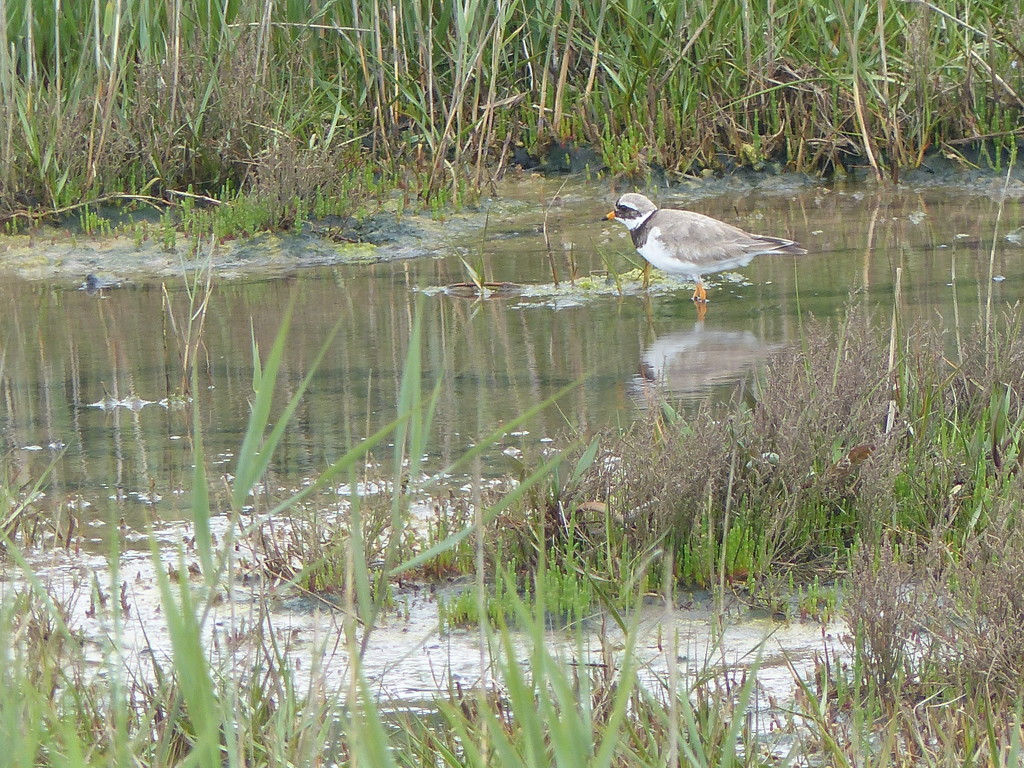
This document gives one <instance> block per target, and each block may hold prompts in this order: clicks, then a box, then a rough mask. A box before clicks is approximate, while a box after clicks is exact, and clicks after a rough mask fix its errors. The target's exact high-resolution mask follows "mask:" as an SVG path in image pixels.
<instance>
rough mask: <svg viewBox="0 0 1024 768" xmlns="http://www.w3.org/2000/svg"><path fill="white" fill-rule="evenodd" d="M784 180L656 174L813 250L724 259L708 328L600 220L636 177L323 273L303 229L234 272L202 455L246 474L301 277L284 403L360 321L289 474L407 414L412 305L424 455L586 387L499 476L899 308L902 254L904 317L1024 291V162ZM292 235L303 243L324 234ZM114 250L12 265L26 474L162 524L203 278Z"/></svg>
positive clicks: (296, 425)
mask: <svg viewBox="0 0 1024 768" xmlns="http://www.w3.org/2000/svg"><path fill="white" fill-rule="evenodd" d="M768 181H770V185H769V187H770V188H767V189H756V188H753V187H751V186H749V185H745V184H742V183H740V182H738V181H726V182H709V183H705V184H696V183H695V184H694V185H693V186H692V187H689V188H685V187H681V188H676V189H674V190H672V191H671V193H668V192H663V193H662V194H660V195H659V194H656V193H652V196H653V197H655V198H656V199H657V200H658V201H659V202H660V203H661V204H662V205H669V206H676V207H688V208H691V209H693V210H698V211H701V212H703V213H707V214H709V215H711V216H715V217H717V218H721V219H724V220H726V221H729V222H732V223H735V224H737V225H739V226H741V227H743V228H744V229H747V230H749V231H753V232H760V233H764V234H772V235H778V236H784V237H789V238H793V239H795V240H798V241H800V242H801V243H802V244H804V245H805V246H806V247H807V249H808V251H809V253H808V254H807V255H806V256H801V257H796V258H794V257H782V256H777V257H761V258H759V259H755V261H754V262H753V263H752V264H750V266H749V267H747V268H744V269H743V270H741V271H740V273H739V274H728V273H727V274H724V275H714V276H712V277H711V278H710V279H709V280H708V285H709V294H710V299H711V302H710V304H709V308H708V312H707V317H706V319H705V320H704V322H698V321H697V317H696V313H695V308H694V306H693V305H692V304H691V302H690V301H689V296H690V287H689V286H687V285H686V284H685V283H682V282H674V281H672V280H667V281H666V280H661V281H657V282H655V283H654V284H653V286H652V288H651V290H650V291H648V292H644V291H642V290H640V286H639V284H638V283H637V282H636V280H635V279H634V280H630V279H625V278H623V279H622V280H621V281H616V280H614V279H612V278H610V277H608V273H609V271H612V272H614V273H622V272H626V271H627V270H629V269H630V267H631V262H633V263H639V261H640V260H639V257H638V256H637V255H636V254H635V252H634V251H633V248H632V246H631V243H630V240H629V237H628V233H627V232H626V230H625V228H624V227H622V226H621V225H619V224H618V223H616V222H608V221H604V220H603V218H602V217H603V215H604V214H605V212H607V211H608V210H609V208H610V206H611V203H612V202H613V201H614V199H615V197H616V194H617V193H616V192H615V191H611V190H609V189H608V188H607V186H606V185H601V184H597V183H591V184H587V183H584V182H572V181H570V182H568V183H565V184H562V183H561V182H560V181H558V180H542V179H528V180H519V181H509V182H507V183H506V184H504V186H503V187H502V188H501V190H500V195H499V196H497V197H496V198H495V199H494V200H492V201H487V202H486V203H485V206H484V209H485V211H486V213H484V212H478V213H476V214H474V215H473V216H470V217H468V219H467V218H466V217H463V218H461V219H458V220H457V221H456V220H454V219H453V221H452V226H451V230H450V232H451V233H450V234H446V232H448V230H447V229H446V225H445V224H444V223H442V224H441V225H440V226H434V227H433V228H430V229H428V230H424V231H428V232H429V233H430V234H429V236H428V237H426V238H424V239H423V241H421V242H419V243H416V244H415V246H416V247H412V248H411V247H410V245H409V242H408V239H407V241H406V242H404V243H402V244H400V245H396V246H395V247H394V248H393V249H390V250H389V247H388V246H382V247H381V248H380V249H379V250H378V252H377V254H376V257H377V258H384V259H386V258H389V257H390V256H396V257H400V258H398V259H397V260H393V261H378V262H377V263H369V264H367V263H361V264H350V265H344V264H338V265H334V266H318V267H312V266H311V267H305V268H303V267H302V266H301V265H302V264H305V263H311V262H312V261H315V262H316V263H322V262H323V261H324V257H323V249H320V250H318V251H317V257H316V259H315V260H305V261H304V260H303V259H302V258H298V257H297V258H294V259H291V260H289V258H288V254H287V250H288V241H287V240H285V241H283V243H282V245H281V246H280V247H281V249H282V250H284V251H285V254H284V255H283V256H280V255H279V256H276V257H274V258H269V259H263V260H255V259H254V260H253V261H252V264H250V266H249V267H248V268H246V266H245V259H244V258H239V259H236V260H235V261H234V262H233V265H232V267H231V268H230V269H223V270H222V271H220V272H218V271H216V270H215V271H214V275H213V280H212V285H213V288H212V295H211V297H210V301H209V306H208V310H207V312H206V316H205V326H204V329H203V332H202V345H201V347H200V351H199V356H198V360H199V382H200V388H199V392H198V393H196V399H195V402H197V403H198V407H199V409H200V414H201V423H202V425H203V428H204V439H205V443H206V451H207V459H208V461H209V462H210V463H211V464H212V466H213V467H214V468H215V470H218V469H222V470H223V472H224V473H225V474H227V473H230V471H231V469H232V464H233V456H234V452H235V450H236V449H237V447H238V446H239V444H240V442H241V436H242V434H243V430H244V427H245V424H246V419H247V417H248V411H249V399H250V397H251V394H252V370H253V363H252V340H253V339H255V340H256V342H257V344H258V346H259V349H260V350H261V352H262V353H263V354H266V351H267V350H269V348H270V346H271V344H272V341H273V338H274V335H275V333H276V331H277V329H278V328H279V326H280V325H281V323H282V319H283V316H284V312H285V307H286V306H287V305H288V303H289V300H290V299H291V298H292V297H294V298H295V299H296V308H295V313H294V318H293V322H292V329H291V334H290V336H289V339H288V348H287V354H286V358H285V362H284V370H283V374H282V377H281V380H280V382H279V392H280V393H281V402H282V403H283V402H284V398H285V397H287V396H288V395H290V394H291V393H292V392H294V391H295V389H296V387H297V386H298V385H299V383H300V382H301V380H302V379H303V377H304V376H305V375H306V373H307V372H308V370H309V368H310V365H311V362H312V360H313V358H314V357H315V355H316V354H317V351H318V349H319V347H320V345H321V344H322V343H323V342H324V339H325V338H326V337H327V336H328V334H329V333H330V331H331V329H332V328H333V327H334V325H335V324H336V323H339V324H340V331H339V333H338V335H337V337H336V338H335V339H334V341H333V342H332V343H331V345H330V346H329V348H328V350H327V353H326V356H325V358H324V361H323V363H322V365H321V366H320V368H319V370H318V371H317V372H316V374H315V375H314V377H313V380H312V383H311V386H310V388H309V391H308V393H307V394H306V396H305V397H304V398H303V400H302V404H301V406H300V408H299V410H298V413H297V416H296V418H295V419H294V422H293V423H292V424H291V425H290V426H289V428H288V433H287V436H286V439H285V440H284V442H283V445H282V448H281V450H280V451H279V453H278V455H277V457H276V461H275V464H274V477H275V479H276V480H277V481H279V482H280V483H281V484H283V485H285V486H291V487H294V486H297V485H298V484H300V483H301V482H302V481H303V480H304V479H306V478H309V477H310V476H312V475H314V474H315V473H316V472H317V471H318V470H319V469H321V468H323V467H324V466H325V465H327V464H328V463H329V462H331V461H332V460H334V459H336V458H338V457H339V456H340V455H342V454H343V453H344V452H345V451H346V450H347V449H348V448H349V447H351V446H352V445H354V444H355V443H357V442H358V441H359V440H360V439H361V438H363V437H365V436H366V435H368V434H371V433H372V432H373V431H375V430H376V429H378V428H380V427H381V426H383V425H385V424H387V423H388V422H389V421H390V420H391V419H392V418H393V417H394V415H395V403H396V399H397V394H396V393H397V390H398V386H399V382H400V379H401V375H402V370H403V364H404V360H405V355H406V353H407V349H408V342H409V337H410V329H411V328H412V326H413V322H414V318H415V317H416V316H417V314H418V315H419V316H420V318H421V322H422V327H423V344H422V353H423V369H424V385H425V386H427V387H432V386H433V385H434V384H435V383H436V382H437V381H438V379H441V380H442V384H441V390H440V399H439V402H438V407H437V415H436V418H435V422H434V425H435V426H434V432H435V435H436V436H435V438H434V439H433V441H432V442H431V445H430V450H429V455H428V456H427V457H426V465H427V467H428V469H435V470H436V469H439V468H441V467H443V466H446V465H447V464H448V463H449V462H451V461H452V460H454V459H455V458H456V457H458V456H459V455H460V454H461V453H462V452H463V451H464V450H465V449H466V448H468V447H469V446H471V445H473V444H474V443H475V442H476V441H477V440H478V439H480V438H481V437H482V436H484V435H487V434H488V433H490V432H492V431H493V430H495V429H496V428H498V427H499V426H500V425H501V424H504V423H507V422H509V421H511V420H512V419H513V418H515V417H516V416H517V415H518V414H520V413H522V412H523V411H525V410H526V409H528V408H529V407H531V406H532V405H534V404H536V403H538V402H540V401H542V400H544V399H545V398H547V397H549V396H551V395H552V394H554V393H555V392H557V391H558V390H560V389H562V388H563V387H565V386H566V385H568V384H571V383H573V382H579V386H577V387H576V388H575V389H573V390H572V391H570V392H569V393H568V394H567V395H565V396H564V397H562V398H561V400H560V401H559V402H558V406H557V407H551V408H548V409H547V410H546V411H545V412H544V413H543V414H542V415H540V416H538V417H537V418H535V419H533V420H532V421H530V422H529V423H528V424H526V425H523V427H522V428H521V429H517V430H515V431H514V432H512V433H511V434H508V435H506V436H505V437H504V438H503V440H502V441H501V442H500V444H498V445H497V446H495V448H494V450H493V451H491V452H490V453H489V454H488V455H487V457H486V461H485V466H486V468H485V473H487V474H494V475H499V474H502V473H504V472H506V471H508V469H509V466H510V465H509V462H510V461H512V460H513V459H514V458H515V457H516V456H518V455H519V452H520V451H522V452H525V453H526V454H527V455H534V454H536V453H538V452H539V451H540V450H542V449H543V448H544V447H545V446H547V445H548V444H549V441H552V440H554V441H557V440H558V439H559V438H560V437H561V436H563V435H565V434H567V433H574V432H575V431H577V430H583V431H592V430H595V429H599V428H602V427H605V426H608V425H613V424H624V423H628V422H629V421H630V420H631V419H634V418H635V417H636V416H637V414H638V413H640V412H641V411H642V409H643V408H645V407H646V406H647V404H648V403H649V402H650V398H649V393H650V392H651V390H652V387H653V388H656V389H657V390H658V391H661V392H667V393H668V394H669V395H670V396H673V397H676V398H678V399H681V400H683V401H685V402H687V403H694V402H697V401H699V400H700V399H702V398H705V397H709V396H710V397H720V398H725V397H729V396H730V394H731V392H732V391H733V390H734V388H735V385H736V383H737V382H739V381H742V380H744V379H745V378H746V377H747V376H748V375H749V373H750V371H751V370H752V368H754V367H755V366H756V365H757V363H758V362H759V361H760V360H762V359H763V358H764V357H765V356H766V355H767V354H768V353H769V352H770V351H771V350H772V349H773V348H776V347H778V346H779V345H785V344H788V343H791V342H793V341H794V340H796V339H799V337H800V334H801V327H802V326H801V324H802V319H803V318H805V317H807V316H808V315H809V314H813V315H816V316H818V317H831V316H838V315H840V314H841V313H843V312H844V311H845V307H846V306H847V304H848V302H849V301H850V300H851V297H853V300H854V301H863V302H866V303H867V305H868V306H869V307H874V308H877V311H876V315H877V316H878V317H879V318H881V322H882V323H886V322H887V318H888V316H889V313H890V312H891V308H892V302H893V292H894V279H895V275H896V272H897V269H898V268H899V269H901V272H902V300H903V306H904V309H905V311H906V313H907V314H908V315H909V316H917V317H921V318H927V319H929V320H934V322H937V323H943V324H945V325H947V326H948V325H950V324H951V323H952V322H954V317H955V316H957V314H958V315H959V317H960V318H961V322H964V321H965V319H966V322H967V323H969V322H970V321H971V320H972V319H974V318H977V317H978V316H979V313H980V312H982V311H983V309H984V306H985V304H986V302H987V301H989V300H991V302H992V306H993V307H995V308H996V309H997V310H998V308H999V307H1001V306H1004V305H1005V304H1006V303H1007V302H1010V303H1012V302H1014V301H1017V300H1018V298H1019V297H1020V296H1021V294H1022V291H1024V270H1022V269H1021V260H1022V257H1024V248H1022V245H1021V233H1022V225H1024V211H1022V207H1021V204H1020V199H1021V197H1022V196H1024V191H1022V186H1024V185H1021V184H1020V183H1019V182H1014V183H1013V184H1012V186H1011V187H1010V191H1011V195H1010V197H1009V199H1008V200H1007V202H1006V204H1005V205H1004V206H1002V210H1001V212H1000V208H1001V206H1000V204H999V197H1000V195H1001V194H1002V191H1003V181H1002V180H1001V179H991V180H982V181H979V182H974V183H972V185H971V186H970V187H967V188H959V189H953V188H949V187H927V186H924V187H921V188H916V189H915V188H912V187H910V186H904V187H900V188H891V187H884V188H880V187H877V186H874V185H863V184H862V185H851V186H833V187H826V186H822V185H818V184H814V183H811V182H809V181H807V180H804V179H802V178H797V177H794V178H791V179H787V178H782V179H772V180H768ZM474 216H475V218H474ZM467 221H468V222H469V223H467ZM294 242H295V247H296V253H298V252H299V250H300V246H301V247H302V248H306V245H307V243H306V241H305V240H302V239H300V238H296V240H295V241H294ZM40 247H42V246H40ZM47 247H48V248H49V250H51V251H52V250H53V246H47ZM65 248H66V250H67V252H68V253H66V254H65V259H64V261H65V264H68V265H71V266H69V267H67V269H71V270H72V271H73V270H74V269H78V268H80V267H81V264H83V263H85V262H82V261H81V260H78V261H76V260H75V258H74V253H75V251H76V249H78V250H82V249H91V252H95V251H97V250H99V252H100V253H102V246H101V243H100V242H99V241H90V240H88V239H87V238H81V236H80V238H79V241H78V242H75V243H72V244H70V245H67V246H65ZM0 250H2V248H0ZM129 251H130V249H129ZM410 254H413V255H415V254H420V255H418V256H417V257H415V258H407V257H408V256H409V255H410ZM141 261H142V259H140V262H141ZM467 263H468V264H469V265H470V266H471V267H472V268H473V269H474V270H476V272H477V273H478V274H479V276H480V277H482V278H485V279H487V280H494V281H499V282H505V281H507V282H513V283H516V284H518V285H519V286H521V287H522V290H521V291H517V292H513V293H511V294H507V295H505V294H502V295H496V296H492V297H491V298H488V299H486V300H472V299H467V298H462V297H459V296H457V295H453V294H452V293H451V292H449V291H445V290H443V288H444V287H445V286H448V285H450V284H453V283H459V282H466V281H468V280H469V279H470V278H469V275H468V272H467V267H466V264H467ZM552 265H554V272H555V273H557V276H558V279H559V286H558V287H557V288H556V287H555V285H554V282H553V267H552ZM149 266H150V265H149V262H147V263H146V267H147V268H148V267H149ZM171 267H173V264H172V265H171ZM2 268H3V263H2V262H0V269H2ZM112 269H113V270H116V271H117V273H116V274H115V275H113V276H116V277H123V278H125V279H126V282H125V284H124V286H123V287H120V288H117V289H109V290H103V291H100V292H99V293H95V294H91V295H90V293H88V292H86V291H84V290H79V289H78V286H79V284H80V283H81V281H82V279H83V278H84V275H82V274H76V273H72V274H68V273H66V272H65V273H64V274H61V275H58V276H56V277H50V278H48V279H46V280H34V281H30V280H24V279H21V278H20V277H19V276H18V275H17V274H13V275H8V276H7V277H6V278H5V279H4V280H3V281H2V284H0V300H2V301H3V306H4V307H6V311H5V313H4V314H3V315H2V316H0V344H2V354H0V451H2V453H3V455H5V456H6V472H7V483H8V486H9V487H13V488H18V487H21V486H24V485H26V484H28V483H30V482H33V481H34V480H35V479H37V478H38V477H39V476H40V475H41V473H42V472H43V471H44V470H45V468H46V467H47V466H49V465H50V463H51V462H53V467H52V469H51V471H50V474H49V477H48V482H47V486H46V488H47V490H46V494H47V495H46V499H47V503H49V504H51V505H52V506H53V509H54V511H55V513H59V512H60V511H61V510H63V511H65V512H66V511H67V510H74V511H75V514H77V515H79V516H80V519H81V521H82V522H86V523H89V522H91V523H93V525H94V526H95V529H94V531H93V533H92V534H90V535H91V536H93V537H95V538H96V539H101V538H102V536H101V532H102V530H103V528H104V527H106V524H107V523H109V522H111V521H113V520H115V519H116V520H118V521H122V523H123V524H126V525H128V526H129V527H131V528H135V529H137V530H141V529H142V528H143V527H144V523H145V521H146V520H148V519H154V518H155V519H158V520H165V521H173V520H182V519H186V518H187V517H188V515H187V510H188V484H189V478H190V475H191V471H192V467H191V465H192V458H191V444H190V441H189V439H188V438H189V432H190V423H191V409H190V408H188V407H184V406H183V405H182V402H181V400H180V399H179V396H180V394H181V392H182V364H181V359H180V355H181V354H182V353H181V350H182V348H183V344H182V338H183V337H184V335H185V334H184V332H183V331H182V328H183V327H184V326H185V324H186V323H187V321H188V316H189V310H190V304H189V297H188V293H187V291H186V279H185V277H170V278H168V277H163V278H161V279H155V278H153V279H146V278H143V277H139V276H133V274H132V273H131V259H130V253H129V257H128V258H127V260H126V259H125V257H124V256H123V255H122V257H121V260H120V261H119V262H118V263H117V264H116V265H115V266H113V267H112ZM140 270H141V271H142V272H143V273H147V270H146V269H142V264H141V263H140ZM97 271H98V272H100V273H101V274H102V270H97ZM165 271H167V270H165ZM171 271H172V272H173V269H171ZM108 272H109V270H108ZM574 275H575V278H576V279H575V280H574V279H573V276H574ZM106 276H110V275H109V274H108V275H106ZM993 278H994V279H993ZM573 283H575V285H574V284H573ZM510 457H512V458H510ZM378 458H379V459H381V460H386V459H387V458H388V457H387V452H386V451H384V455H383V456H379V457H378Z"/></svg>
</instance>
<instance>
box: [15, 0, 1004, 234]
mask: <svg viewBox="0 0 1024 768" xmlns="http://www.w3.org/2000/svg"><path fill="white" fill-rule="evenodd" d="M1021 40H1024V11H1022V10H1021V6H1020V4H1019V3H1005V2H1002V1H1001V0H978V1H976V2H971V3H968V4H967V5H964V4H962V3H957V2H953V0H937V2H935V3H931V2H923V1H922V2H916V1H915V2H883V1H877V2H866V1H865V0H844V1H843V2H840V3H832V2H818V1H815V2H799V3H797V2H753V1H752V0H724V1H721V0H698V1H697V2H681V1H679V0H672V1H670V2H666V3H657V4H651V3H649V2H638V1H637V0H601V1H600V2H578V1H577V0H568V1H566V0H509V2H500V3H484V2H477V1H475V0H466V1H465V2H453V1H452V0H439V1H438V2H431V3H420V2H403V3H399V4H390V5H389V4H386V3H380V2H375V1H372V0H357V1H356V2H351V3H348V2H344V3H335V2H328V3H321V4H316V5H314V6H310V5H308V4H302V3H291V2H280V1H278V0H268V2H266V3H255V4H254V3H241V2H236V0H214V1H213V2H207V1H206V0H181V1H180V2H174V3H169V4H168V3H151V2H149V0H117V2H105V3H94V2H84V1H82V0H72V1H71V2H63V3H59V4H57V5H54V3H52V2H49V1H48V0H27V1H26V2H10V0H8V1H7V2H4V3H2V4H0V42H3V43H4V44H3V45H2V46H0V94H2V98H0V218H2V219H4V220H6V221H8V222H23V221H24V219H25V218H26V217H28V218H32V217H34V216H36V215H41V214H48V213H49V214H52V213H54V212H58V213H59V212H69V211H72V210H73V211H74V212H75V213H76V214H77V213H78V209H77V208H75V206H81V205H83V204H89V205H98V204H100V203H103V202H110V201H120V202H134V203H137V204H143V205H144V204H147V203H152V204H154V205H158V206H161V207H162V206H164V205H166V204H168V203H170V204H172V205H185V204H186V203H187V202H191V203H192V204H198V205H200V206H206V205H211V206H214V207H218V208H224V207H226V206H224V205H223V204H225V203H236V204H239V205H241V206H242V208H243V212H242V213H236V214H231V213H221V214H216V215H214V219H215V221H214V227H215V228H216V227H217V221H216V219H217V218H218V216H223V217H224V218H225V219H226V221H223V222H220V230H219V231H221V232H232V233H234V232H251V231H254V230H257V229H268V228H269V229H272V228H280V227H289V226H293V225H295V224H296V223H299V222H302V221H304V220H305V219H307V218H308V217H311V216H317V217H322V216H325V215H326V214H331V213H342V214H350V213H358V212H359V209H360V208H361V207H362V206H363V204H364V202H365V201H367V200H373V199H374V198H375V197H376V196H377V195H379V194H382V193H383V192H385V191H388V190H391V189H394V188H395V187H398V188H401V189H403V190H405V192H406V196H407V197H408V198H409V199H410V200H413V199H419V202H418V203H417V204H423V203H427V204H429V205H432V206H440V205H445V204H447V203H450V202H452V200H453V198H454V200H455V202H457V201H458V199H459V198H460V197H461V196H462V195H463V194H465V193H466V192H467V191H468V192H472V191H473V190H478V189H481V188H482V187H484V186H485V185H486V184H487V183H488V182H489V181H490V180H491V179H493V178H495V177H497V176H499V175H500V174H501V173H502V172H503V171H504V170H506V169H507V168H508V167H509V165H510V163H512V162H515V161H518V162H520V163H521V164H526V165H530V164H532V163H533V162H535V160H534V158H535V159H538V160H540V161H543V162H544V163H545V164H546V167H547V168H549V169H552V170H562V169H568V168H570V167H572V168H574V169H579V170H582V169H583V167H585V166H589V167H590V169H591V170H592V171H594V172H596V171H598V170H601V169H607V170H608V171H609V172H610V173H612V174H614V175H617V176H618V175H627V176H631V177H637V176H640V177H642V176H644V175H646V174H649V173H652V172H661V173H664V174H666V175H667V176H668V177H669V178H675V177H678V176H679V175H680V174H685V173H690V172H695V171H699V170H701V169H705V168H712V169H719V168H722V167H731V166H736V165H740V166H750V167H754V168H760V167H762V166H765V165H766V164H769V163H778V164H780V165H783V166H785V167H788V168H791V169H795V170H802V171H811V172H819V171H824V172H830V171H833V170H840V169H842V168H844V167H851V166H859V167H864V168H871V169H873V171H874V172H875V173H877V174H878V175H883V174H885V173H887V172H888V173H891V174H892V175H894V176H895V175H896V174H897V172H898V170H899V169H900V168H906V167H914V166H917V165H918V164H920V163H921V162H922V160H923V159H924V158H925V156H926V153H928V152H929V151H933V152H936V157H938V156H939V155H938V153H939V152H941V155H942V156H945V157H948V158H954V159H956V158H961V159H964V158H969V159H971V160H976V161H978V162H981V163H983V164H984V163H987V164H990V165H992V166H995V167H999V166H1000V165H1001V163H1002V162H1003V161H1004V158H1005V157H1007V156H1009V157H1010V158H1012V157H1013V156H1015V153H1016V149H1017V147H1018V146H1019V142H1020V139H1021V132H1022V110H1024V51H1022V47H1021ZM580 146H582V147H589V148H592V150H593V153H591V154H588V153H586V152H584V153H577V152H575V151H574V150H573V148H574V147H580ZM965 162H966V160H965ZM227 207H231V206H227ZM186 213H187V212H186ZM92 224H93V227H94V228H95V225H96V222H92ZM99 229H100V230H102V227H100V228H99Z"/></svg>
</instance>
